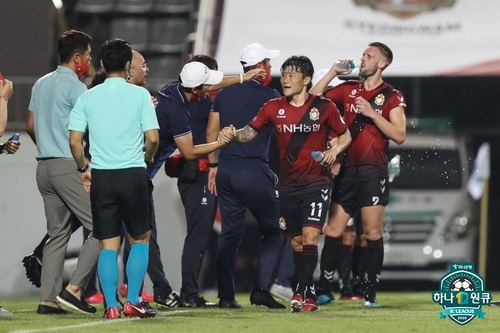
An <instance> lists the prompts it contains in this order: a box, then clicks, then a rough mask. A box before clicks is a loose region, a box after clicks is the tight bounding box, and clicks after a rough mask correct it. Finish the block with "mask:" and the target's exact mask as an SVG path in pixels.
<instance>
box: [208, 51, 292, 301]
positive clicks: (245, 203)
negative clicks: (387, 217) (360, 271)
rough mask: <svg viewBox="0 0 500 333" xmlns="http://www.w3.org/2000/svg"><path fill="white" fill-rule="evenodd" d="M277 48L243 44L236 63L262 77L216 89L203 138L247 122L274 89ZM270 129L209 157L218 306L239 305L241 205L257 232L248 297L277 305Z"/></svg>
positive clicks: (276, 236)
mask: <svg viewBox="0 0 500 333" xmlns="http://www.w3.org/2000/svg"><path fill="white" fill-rule="evenodd" d="M279 55H280V52H279V51H278V50H267V49H266V48H265V47H263V46H262V45H261V44H259V43H254V44H251V45H248V46H247V47H245V48H244V49H243V51H242V53H241V58H240V62H241V64H242V66H243V71H244V72H248V71H249V70H251V69H255V68H262V69H263V70H265V72H266V75H265V77H264V78H262V79H260V80H259V79H253V80H251V81H250V82H247V83H245V84H240V85H235V86H231V87H228V88H224V89H222V90H221V91H220V92H219V93H218V94H217V97H216V98H215V102H214V110H213V112H212V113H211V115H210V121H209V126H208V130H207V139H208V140H209V141H210V140H214V139H215V138H216V137H217V134H218V133H219V130H220V127H221V126H229V125H231V124H233V125H234V126H236V127H243V126H245V125H246V124H247V123H248V122H249V121H251V120H252V119H253V118H254V117H255V115H256V114H257V112H258V111H259V109H260V108H261V107H262V105H264V103H266V102H267V101H269V100H270V99H273V98H278V97H280V95H279V93H278V92H277V91H276V90H274V89H271V88H268V87H266V86H267V85H269V83H270V82H271V60H270V59H271V58H276V57H279ZM270 140H271V128H267V129H266V130H264V131H263V133H262V134H261V135H259V136H258V137H257V138H256V139H255V140H253V141H252V142H251V143H248V144H240V143H235V142H232V143H230V144H228V145H227V146H225V147H223V148H221V149H220V151H219V157H218V163H219V167H217V154H215V153H212V154H211V156H210V165H211V166H212V168H210V181H211V182H212V183H211V184H210V186H211V188H210V189H211V191H212V192H215V186H214V184H213V179H214V176H215V174H217V177H216V188H217V194H218V198H219V207H220V213H221V218H222V221H223V222H222V230H221V233H220V235H219V239H218V245H217V285H218V291H219V294H218V297H219V298H220V301H219V307H221V308H241V305H240V304H238V302H236V300H235V298H234V296H235V289H234V266H235V263H236V255H237V252H238V247H239V245H240V243H241V238H242V237H243V232H244V229H245V213H246V210H247V208H248V209H249V210H250V212H251V213H252V215H253V216H254V217H255V218H256V220H257V222H258V224H259V227H260V231H261V234H262V238H261V245H260V249H259V261H258V266H257V281H256V283H255V287H254V290H253V291H252V293H251V295H250V302H251V303H252V304H255V305H265V306H267V307H269V308H274V309H281V308H283V309H284V308H285V306H284V305H282V304H280V303H278V302H276V300H275V299H274V298H273V297H272V296H271V294H270V293H269V289H270V287H271V285H272V282H273V273H274V271H275V268H276V267H277V266H278V259H279V256H280V251H281V245H282V239H281V237H280V228H279V217H280V215H279V201H278V200H279V199H278V191H277V189H276V175H275V174H274V172H272V171H271V169H270V168H269V156H268V155H269V143H270Z"/></svg>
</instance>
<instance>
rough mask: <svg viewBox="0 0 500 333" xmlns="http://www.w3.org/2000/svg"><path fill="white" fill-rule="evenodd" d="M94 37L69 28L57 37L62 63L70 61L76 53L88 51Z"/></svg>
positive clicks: (58, 51)
mask: <svg viewBox="0 0 500 333" xmlns="http://www.w3.org/2000/svg"><path fill="white" fill-rule="evenodd" d="M91 42H92V37H90V36H89V35H88V34H86V33H85V32H81V31H78V30H68V31H66V32H64V33H63V34H62V35H61V36H59V38H58V39H57V53H58V54H59V59H60V60H61V63H63V64H64V63H68V62H69V61H70V60H71V57H72V56H73V54H75V53H80V54H83V53H85V52H86V51H87V49H88V47H89V45H90V43H91Z"/></svg>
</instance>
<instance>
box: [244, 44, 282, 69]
mask: <svg viewBox="0 0 500 333" xmlns="http://www.w3.org/2000/svg"><path fill="white" fill-rule="evenodd" d="M279 56H280V51H279V50H268V49H266V48H265V47H264V46H262V45H261V44H259V43H253V44H250V45H248V46H247V47H245V48H244V49H243V51H241V56H240V61H241V62H242V63H243V67H249V66H254V65H257V64H258V63H259V62H261V61H262V60H264V59H267V58H269V59H273V58H278V57H279Z"/></svg>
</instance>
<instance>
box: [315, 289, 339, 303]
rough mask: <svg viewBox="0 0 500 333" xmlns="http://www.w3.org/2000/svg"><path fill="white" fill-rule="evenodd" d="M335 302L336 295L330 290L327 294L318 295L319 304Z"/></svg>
mask: <svg viewBox="0 0 500 333" xmlns="http://www.w3.org/2000/svg"><path fill="white" fill-rule="evenodd" d="M333 302H335V295H334V294H333V293H332V292H331V291H330V292H328V293H326V294H321V295H318V303H319V305H327V304H333Z"/></svg>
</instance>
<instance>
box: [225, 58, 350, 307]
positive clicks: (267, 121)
mask: <svg viewBox="0 0 500 333" xmlns="http://www.w3.org/2000/svg"><path fill="white" fill-rule="evenodd" d="M313 73H314V68H313V65H312V63H311V61H310V60H309V58H307V57H305V56H292V57H290V58H288V59H287V60H286V61H285V62H284V63H283V65H282V66H281V86H282V88H283V94H284V95H285V96H284V97H282V98H278V99H273V100H271V101H269V102H268V103H266V104H265V105H264V106H263V107H262V108H261V109H260V111H259V113H258V114H257V116H256V117H255V118H254V119H253V120H252V121H251V122H250V123H249V124H248V125H247V126H245V127H244V128H242V129H239V130H238V131H236V137H234V138H233V140H234V141H236V142H248V141H250V140H252V139H253V138H255V137H256V136H257V134H258V133H259V132H261V131H263V130H264V129H265V128H266V127H268V126H271V125H272V126H274V128H275V132H276V136H277V139H278V146H279V150H280V172H279V193H280V210H281V216H282V218H283V223H286V226H287V230H288V233H289V235H290V237H292V247H293V250H294V252H295V253H294V256H295V257H296V260H297V280H298V284H297V287H296V290H295V293H294V295H293V298H292V300H291V301H290V307H291V308H292V311H294V312H311V311H316V310H318V309H319V304H318V299H317V297H316V294H315V291H314V284H313V273H314V269H315V267H316V264H317V262H318V236H319V234H320V232H321V229H322V228H323V223H324V221H325V219H326V212H327V205H328V201H329V192H330V191H329V180H328V176H327V174H326V172H325V170H324V167H323V165H321V164H320V163H317V162H315V161H314V159H313V158H312V157H311V152H313V151H317V150H320V151H324V154H325V158H324V160H323V164H326V165H329V164H331V163H333V162H334V161H335V159H336V157H337V155H338V154H339V153H340V152H342V151H343V150H344V149H345V148H346V147H347V146H348V145H349V143H350V141H351V136H350V133H349V130H348V129H347V127H346V126H345V124H344V121H343V120H342V117H341V116H340V113H339V111H338V109H337V107H336V106H335V105H334V104H333V103H332V102H331V101H330V100H328V99H323V98H321V97H318V96H315V95H312V94H309V93H307V88H308V86H309V84H310V82H311V78H312V75H313ZM231 130H234V129H231V128H228V129H224V130H223V131H222V132H221V136H222V138H221V139H227V138H231V135H234V134H233V132H231ZM330 130H331V131H333V133H334V134H336V136H337V137H338V144H337V145H336V146H334V147H333V148H332V149H328V150H326V138H327V132H328V131H330Z"/></svg>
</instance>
